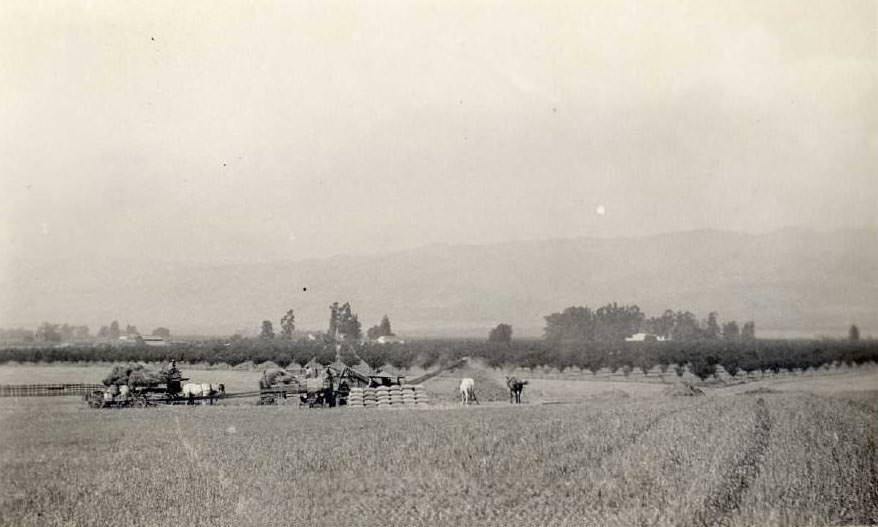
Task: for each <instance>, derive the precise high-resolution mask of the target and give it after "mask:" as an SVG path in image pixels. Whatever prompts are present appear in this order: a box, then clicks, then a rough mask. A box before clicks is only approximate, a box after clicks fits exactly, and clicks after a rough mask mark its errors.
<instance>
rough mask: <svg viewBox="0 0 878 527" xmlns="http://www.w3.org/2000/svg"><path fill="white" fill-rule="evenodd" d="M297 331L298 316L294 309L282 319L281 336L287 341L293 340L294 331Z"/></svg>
mask: <svg viewBox="0 0 878 527" xmlns="http://www.w3.org/2000/svg"><path fill="white" fill-rule="evenodd" d="M295 330H296V314H295V313H294V312H293V310H292V309H290V310H289V311H287V312H286V314H284V316H283V318H281V319H280V334H281V338H284V339H286V340H292V338H293V331H295Z"/></svg>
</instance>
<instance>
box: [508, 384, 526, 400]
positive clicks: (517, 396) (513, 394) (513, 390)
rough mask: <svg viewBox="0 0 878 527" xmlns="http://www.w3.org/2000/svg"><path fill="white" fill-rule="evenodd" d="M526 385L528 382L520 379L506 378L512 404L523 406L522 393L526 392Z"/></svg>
mask: <svg viewBox="0 0 878 527" xmlns="http://www.w3.org/2000/svg"><path fill="white" fill-rule="evenodd" d="M525 384H527V381H522V380H520V379H519V378H518V377H506V386H507V387H508V388H509V402H510V403H518V404H521V392H522V391H524V385H525Z"/></svg>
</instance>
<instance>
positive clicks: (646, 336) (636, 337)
mask: <svg viewBox="0 0 878 527" xmlns="http://www.w3.org/2000/svg"><path fill="white" fill-rule="evenodd" d="M666 340H670V339H666V338H665V337H663V336H661V335H653V334H652V333H635V334H633V335H631V336H630V337H627V338H626V339H625V342H664V341H666Z"/></svg>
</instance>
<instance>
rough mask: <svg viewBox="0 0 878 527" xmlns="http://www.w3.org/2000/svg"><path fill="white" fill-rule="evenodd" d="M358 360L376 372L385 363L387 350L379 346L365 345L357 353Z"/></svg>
mask: <svg viewBox="0 0 878 527" xmlns="http://www.w3.org/2000/svg"><path fill="white" fill-rule="evenodd" d="M358 354H359V355H360V358H361V359H363V362H365V363H366V364H367V365H368V366H369V367H370V368H372V370H377V369H378V368H380V367H381V366H384V364H385V363H386V362H387V359H388V355H387V350H386V348H385V347H384V346H381V345H377V346H374V345H366V346H363V347H362V348H360V350H359V351H358Z"/></svg>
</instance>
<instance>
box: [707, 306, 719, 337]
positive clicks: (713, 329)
mask: <svg viewBox="0 0 878 527" xmlns="http://www.w3.org/2000/svg"><path fill="white" fill-rule="evenodd" d="M704 336H705V337H706V338H708V339H718V338H719V336H720V327H719V314H718V313H717V312H716V311H711V312H710V313H709V314H708V315H707V322H706V323H705V324H704Z"/></svg>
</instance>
